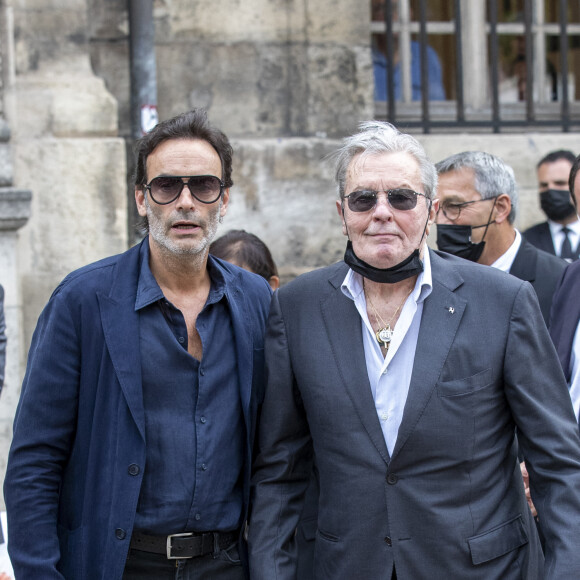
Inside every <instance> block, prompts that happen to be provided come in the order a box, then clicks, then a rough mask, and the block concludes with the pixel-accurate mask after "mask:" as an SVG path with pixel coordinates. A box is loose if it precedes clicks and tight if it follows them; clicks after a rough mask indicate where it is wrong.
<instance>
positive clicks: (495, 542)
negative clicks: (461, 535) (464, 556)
mask: <svg viewBox="0 0 580 580" xmlns="http://www.w3.org/2000/svg"><path fill="white" fill-rule="evenodd" d="M467 543H468V544H469V549H470V551H471V561H472V562H473V564H474V565H477V564H483V563H484V562H489V560H493V559H494V558H499V557H500V556H503V555H505V554H507V553H508V552H511V551H512V550H516V549H517V548H521V547H522V546H524V545H525V544H527V543H528V535H527V533H526V530H525V527H524V523H523V521H522V517H521V516H517V517H515V518H514V519H512V520H509V521H508V522H505V523H504V524H501V525H500V526H497V527H495V528H493V529H491V530H488V531H487V532H484V533H483V534H478V535H477V536H473V537H471V538H468V539H467Z"/></svg>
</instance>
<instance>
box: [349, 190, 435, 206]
mask: <svg viewBox="0 0 580 580" xmlns="http://www.w3.org/2000/svg"><path fill="white" fill-rule="evenodd" d="M379 193H381V192H380V191H374V190H372V189H361V190H360V191H353V192H352V193H349V194H348V195H345V196H344V198H345V199H346V200H348V208H349V209H350V210H351V211H356V212H364V211H370V210H371V209H373V208H374V207H375V205H377V199H378V195H379ZM384 193H386V194H387V200H388V202H389V205H390V206H391V207H392V208H393V209H398V210H401V211H408V210H410V209H414V208H415V207H417V196H418V195H422V196H423V197H424V198H425V199H427V196H426V195H425V194H424V193H418V192H417V191H413V190H412V189H403V188H402V189H388V190H386V191H384Z"/></svg>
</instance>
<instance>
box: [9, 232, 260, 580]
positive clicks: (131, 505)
mask: <svg viewBox="0 0 580 580" xmlns="http://www.w3.org/2000/svg"><path fill="white" fill-rule="evenodd" d="M144 243H148V241H147V239H146V240H145V241H144ZM210 259H212V258H210ZM216 263H217V267H219V268H221V269H222V270H223V274H224V277H225V278H226V283H227V291H226V292H227V299H228V304H229V305H230V309H231V318H232V324H233V327H234V337H235V341H236V352H237V358H238V372H239V384H240V390H241V393H240V395H241V401H242V406H243V413H244V419H245V426H246V434H245V439H246V445H245V448H246V457H245V472H244V475H245V478H244V509H245V510H246V511H247V505H248V497H249V477H250V466H251V457H250V455H251V451H250V450H251V449H252V446H253V437H254V425H255V418H256V408H257V405H258V403H259V401H260V400H261V398H262V396H263V333H264V326H265V322H266V317H267V313H268V309H269V305H270V288H269V286H268V284H267V283H266V281H265V280H264V279H263V278H260V277H259V276H256V275H254V274H250V273H249V272H246V271H244V270H242V269H240V268H237V267H235V266H232V265H230V264H226V263H225V262H222V261H218V260H216ZM138 277H139V247H135V248H132V249H130V250H129V251H127V252H125V253H124V254H121V255H119V256H115V257H111V258H107V259H105V260H102V261H100V262H97V263H95V264H92V265H90V266H86V267H84V268H82V269H80V270H78V271H76V272H73V273H72V274H70V275H69V276H67V278H65V280H64V281H63V282H62V283H61V284H60V285H59V287H58V288H57V289H56V290H55V292H54V294H53V295H52V297H51V299H50V301H49V302H48V304H47V306H46V308H45V309H44V311H43V313H42V314H41V316H40V319H39V322H38V326H37V328H36V331H35V333H34V336H33V339H32V345H31V348H30V352H29V357H28V367H27V371H26V376H25V379H24V383H23V386H22V394H21V398H20V403H19V405H18V409H17V412H16V418H15V422H14V439H13V442H12V447H11V449H10V455H9V460H8V468H7V474H6V479H5V486H4V493H5V499H6V506H7V510H8V522H9V523H8V525H9V528H10V557H11V560H12V563H13V566H14V571H15V573H16V577H17V578H42V579H43V580H48V579H53V578H54V579H57V578H58V579H60V580H62V579H63V578H66V579H67V580H73V579H75V580H77V579H78V580H96V579H105V578H106V579H107V580H119V579H120V578H121V577H122V574H123V569H124V566H125V560H126V557H127V552H128V549H129V542H130V538H131V533H132V530H133V522H134V518H135V512H136V509H137V501H138V499H139V492H140V487H141V480H142V477H143V471H144V467H145V465H144V463H145V455H146V454H145V451H146V449H145V446H146V441H145V417H144V410H143V399H142V391H141V360H140V350H139V326H138V325H139V316H138V313H136V312H135V298H136V291H137V281H138Z"/></svg>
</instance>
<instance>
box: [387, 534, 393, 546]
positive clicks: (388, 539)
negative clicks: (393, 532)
mask: <svg viewBox="0 0 580 580" xmlns="http://www.w3.org/2000/svg"><path fill="white" fill-rule="evenodd" d="M385 544H387V546H389V547H391V546H392V545H393V542H392V541H391V538H390V537H389V536H387V537H386V538H385Z"/></svg>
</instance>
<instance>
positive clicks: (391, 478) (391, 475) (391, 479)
mask: <svg viewBox="0 0 580 580" xmlns="http://www.w3.org/2000/svg"><path fill="white" fill-rule="evenodd" d="M397 481H399V478H398V477H397V476H396V475H395V474H394V473H389V475H387V483H388V484H389V485H395V483H397Z"/></svg>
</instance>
